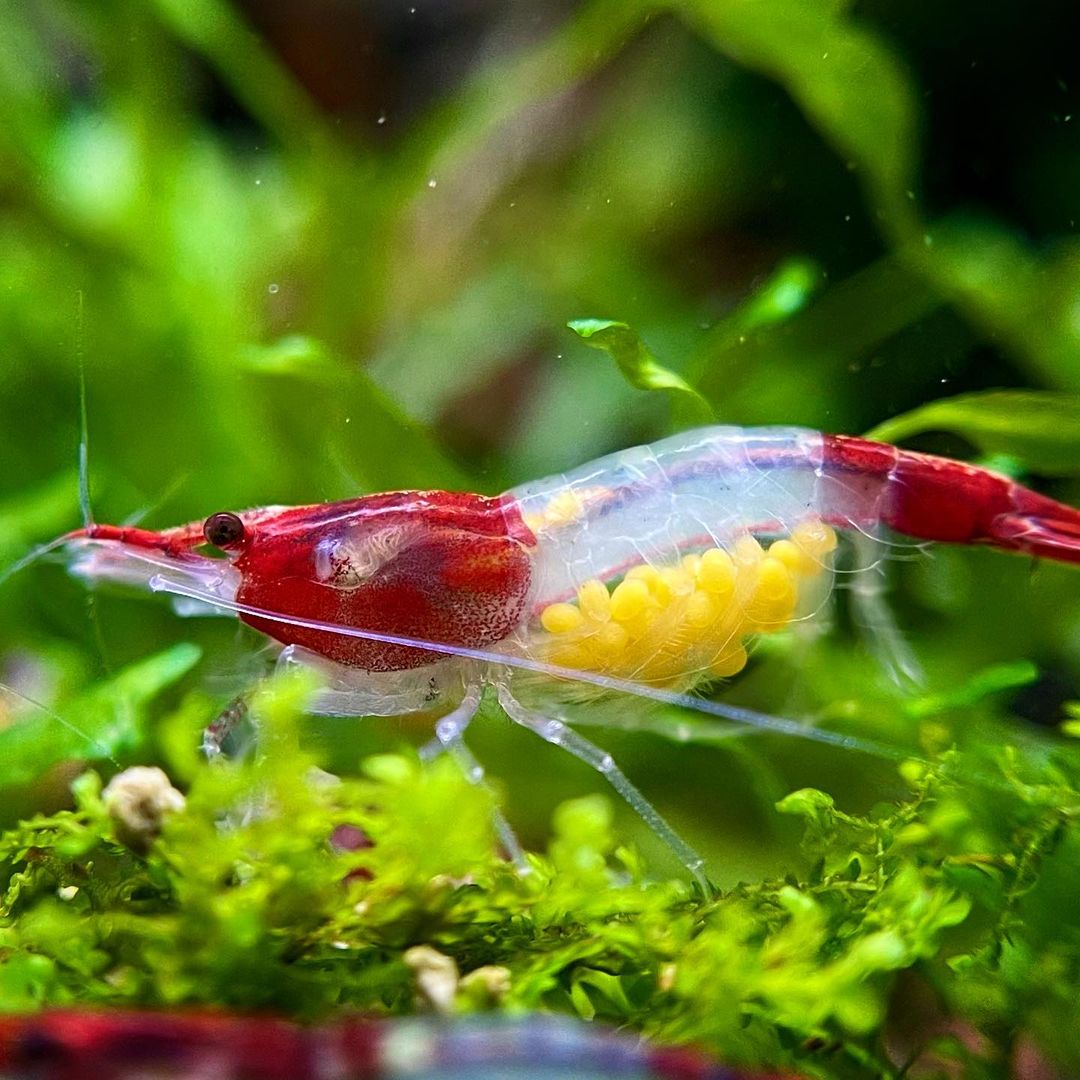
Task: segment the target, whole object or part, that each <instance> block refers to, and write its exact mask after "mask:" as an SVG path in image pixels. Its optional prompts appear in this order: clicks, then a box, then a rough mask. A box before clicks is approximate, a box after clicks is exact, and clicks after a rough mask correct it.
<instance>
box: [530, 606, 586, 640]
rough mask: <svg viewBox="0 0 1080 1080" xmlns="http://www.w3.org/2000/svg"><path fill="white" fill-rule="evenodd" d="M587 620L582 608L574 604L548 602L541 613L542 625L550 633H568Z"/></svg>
mask: <svg viewBox="0 0 1080 1080" xmlns="http://www.w3.org/2000/svg"><path fill="white" fill-rule="evenodd" d="M584 621H585V616H584V615H582V614H581V609H580V608H577V607H575V606H574V605H573V604H548V606H547V607H546V608H544V610H543V611H542V612H541V613H540V625H541V626H542V627H543V628H544V629H545V630H546V631H547V632H548V633H549V634H566V633H569V632H570V631H571V630H576V629H577V628H578V627H579V626H581V624H582V623H583V622H584Z"/></svg>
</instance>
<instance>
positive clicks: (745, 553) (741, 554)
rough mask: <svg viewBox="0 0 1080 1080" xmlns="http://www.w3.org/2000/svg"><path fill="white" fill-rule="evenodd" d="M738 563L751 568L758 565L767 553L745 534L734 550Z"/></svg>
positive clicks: (738, 540) (737, 541) (736, 542)
mask: <svg viewBox="0 0 1080 1080" xmlns="http://www.w3.org/2000/svg"><path fill="white" fill-rule="evenodd" d="M732 551H733V553H734V556H735V561H736V562H737V563H743V564H744V565H747V566H750V565H753V564H754V563H756V562H757V561H758V560H759V559H760V558H761V557H762V555H764V554H765V552H764V551H763V550H762V547H761V545H760V544H759V543H758V542H757V540H756V539H755V538H754V537H752V536H751V535H750V534H749V533H743V534H742V536H740V537H739V538H738V539H737V540H736V541H735V544H734V546H733V548H732Z"/></svg>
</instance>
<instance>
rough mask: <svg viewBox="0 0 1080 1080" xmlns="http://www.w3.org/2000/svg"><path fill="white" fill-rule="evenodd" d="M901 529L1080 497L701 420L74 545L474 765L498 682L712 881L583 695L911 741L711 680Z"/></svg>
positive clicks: (896, 646) (891, 638)
mask: <svg viewBox="0 0 1080 1080" xmlns="http://www.w3.org/2000/svg"><path fill="white" fill-rule="evenodd" d="M882 530H888V531H889V532H890V533H898V534H902V535H906V536H908V537H911V538H913V539H914V540H916V541H942V542H947V543H957V544H987V545H991V546H994V547H997V548H1000V549H1002V550H1005V551H1014V552H1022V553H1027V554H1030V555H1033V556H1040V557H1045V558H1050V559H1056V560H1059V561H1062V562H1080V512H1078V511H1077V510H1075V509H1073V508H1072V507H1069V506H1066V505H1063V504H1061V503H1058V502H1055V501H1053V500H1052V499H1049V498H1046V497H1044V496H1042V495H1039V494H1037V493H1035V492H1034V491H1031V490H1029V489H1027V488H1025V487H1022V486H1020V485H1019V484H1017V483H1014V482H1013V481H1011V480H1010V479H1008V478H1007V477H1004V476H1000V475H998V474H996V473H992V472H988V471H986V470H984V469H980V468H977V467H974V466H971V465H966V464H963V463H960V462H956V461H949V460H946V459H943V458H937V457H931V456H928V455H924V454H918V453H912V452H909V451H905V450H900V449H898V448H896V447H893V446H888V445H884V444H880V443H874V442H869V441H867V440H864V439H858V438H851V437H846V436H839V435H822V434H820V433H818V432H814V431H809V430H805V429H801V428H747V429H744V428H735V427H713V428H704V429H700V430H695V431H689V432H685V433H683V434H681V435H678V436H675V437H673V438H669V439H665V440H663V441H662V442H659V443H656V444H654V445H651V446H643V447H638V448H634V449H630V450H625V451H621V452H619V453H616V454H613V455H611V456H609V457H606V458H601V459H600V460H598V461H594V462H591V463H589V464H587V465H584V466H582V467H580V468H578V469H576V470H574V471H573V472H571V473H568V474H565V475H559V476H554V477H551V478H548V479H546V480H541V481H537V482H534V483H528V484H524V485H522V486H520V487H518V488H515V489H512V490H511V491H509V492H506V493H505V494H503V495H500V496H496V497H485V496H482V495H474V494H468V493H456V492H445V491H406V492H393V493H389V494H380V495H367V496H362V497H360V498H356V499H350V500H346V501H343V502H337V503H327V504H319V505H312V506H301V507H293V508H281V507H270V508H261V509H254V510H246V511H242V512H239V513H233V512H231V511H220V512H217V513H214V514H211V515H210V516H209V517H208V518H206V519H205V521H197V522H192V523H190V524H187V525H183V526H179V527H177V528H173V529H166V530H164V531H161V532H153V531H149V530H144V529H138V528H126V527H120V526H112V525H96V524H88V525H87V526H86V527H84V528H82V529H79V530H78V531H76V532H73V533H71V534H69V535H68V536H66V537H63V538H61V539H60V540H59V541H57V542H56V545H63V546H64V547H65V548H67V549H68V551H69V552H70V554H71V555H72V556H73V563H72V570H73V572H74V573H76V574H78V575H80V576H81V577H83V578H85V579H87V580H88V581H91V582H96V581H114V582H120V583H127V584H133V585H141V586H144V587H147V588H149V589H151V590H153V591H161V592H166V593H171V594H172V595H173V596H174V597H175V598H176V602H177V603H179V604H181V605H183V606H184V610H185V611H186V612H188V613H190V612H191V611H192V610H194V609H199V608H202V609H207V610H209V609H213V608H218V609H221V608H224V609H226V610H230V611H233V612H235V613H237V614H238V615H239V617H240V618H241V619H242V620H243V621H244V622H246V623H248V624H249V625H251V626H253V627H255V628H256V629H258V630H260V631H261V632H263V633H264V634H266V635H268V636H270V637H272V638H274V639H276V640H277V641H278V642H280V643H281V644H282V645H283V646H285V647H284V649H283V651H282V653H281V658H282V662H283V663H286V664H288V663H301V664H304V665H307V666H311V667H315V668H317V669H318V670H320V671H321V672H322V673H323V675H324V678H325V681H326V688H325V689H324V690H323V691H322V692H321V694H320V695H319V697H318V699H317V701H316V702H315V703H314V705H313V707H314V709H316V710H317V711H321V712H326V713H332V714H339V715H357V716H360V715H396V714H402V713H407V712H413V711H419V710H428V709H439V708H444V709H445V710H446V712H445V715H444V716H443V718H442V719H441V720H439V721H438V722H437V724H436V739H435V740H434V741H433V743H432V744H431V746H430V747H429V748H428V749H429V752H435V751H436V750H446V751H449V752H450V753H452V754H453V755H454V756H455V757H457V759H458V760H459V761H460V762H461V763H462V765H463V767H464V768H465V769H466V771H467V773H468V774H469V776H470V777H471V778H473V779H474V780H477V781H479V780H480V779H481V778H482V776H483V772H482V769H481V767H480V765H479V764H478V763H477V762H476V760H475V759H474V758H473V757H472V755H471V753H470V752H469V750H468V748H467V747H466V745H465V742H464V734H465V730H466V728H467V726H468V724H469V722H470V720H471V719H472V717H473V715H474V714H475V712H476V711H477V708H478V707H479V704H480V700H481V695H482V691H483V688H484V687H485V686H492V687H494V689H495V692H496V694H497V696H498V700H499V702H500V704H501V705H502V707H503V709H504V711H505V712H506V714H507V716H509V718H510V719H511V720H512V721H514V722H515V723H517V724H520V725H521V726H522V727H524V728H526V729H528V730H530V731H532V732H534V733H535V734H537V735H539V736H540V737H541V738H543V739H545V740H546V741H548V742H550V743H553V744H555V745H557V746H560V747H563V748H564V749H566V750H568V751H569V752H570V753H572V754H574V755H576V756H577V757H578V758H580V759H582V760H583V761H585V762H587V763H588V764H589V765H591V766H593V767H594V768H595V769H597V770H598V771H599V772H600V773H601V774H602V775H603V776H604V777H606V779H607V780H608V781H610V783H611V784H612V785H613V786H614V787H615V788H616V790H617V791H618V792H619V793H620V794H621V795H622V796H623V797H624V798H625V799H626V800H627V801H628V802H629V803H630V804H631V805H632V806H633V808H634V809H635V810H636V811H637V812H638V813H639V814H640V815H641V816H642V818H644V820H645V821H646V822H647V824H648V825H649V826H650V827H651V828H652V829H653V830H654V831H655V832H656V833H657V835H658V836H660V838H661V839H662V840H663V841H664V842H665V843H666V844H667V845H668V847H669V848H670V849H671V850H672V851H673V852H674V853H675V854H676V855H677V856H678V858H679V859H681V860H682V862H683V863H684V864H685V866H686V867H687V868H688V869H689V870H690V872H691V873H692V874H694V876H695V877H696V878H697V879H698V880H699V882H701V883H702V884H703V885H706V880H705V875H704V870H703V861H702V859H701V858H700V856H699V855H698V854H697V853H696V852H695V851H694V850H693V849H692V848H691V847H690V846H689V845H688V844H686V842H685V841H683V840H682V839H681V838H680V837H679V836H678V835H677V834H676V833H675V832H674V830H672V829H671V828H670V826H669V825H668V824H667V823H666V822H665V821H664V819H663V818H662V817H661V815H660V814H659V813H658V812H657V811H656V810H655V809H654V808H653V806H652V805H651V804H650V803H649V802H648V801H647V800H646V799H645V798H644V796H643V795H642V794H641V792H639V791H638V789H637V788H636V787H635V786H634V785H633V784H632V783H631V781H630V780H629V779H628V778H627V777H626V776H625V775H624V774H623V772H622V771H621V770H620V769H619V768H618V766H617V765H616V764H615V762H614V760H613V759H612V758H611V756H610V755H609V754H608V753H606V752H605V751H603V750H602V749H600V748H599V747H597V746H595V745H594V744H592V743H591V742H589V741H588V740H586V739H585V738H584V737H583V736H582V735H580V734H579V733H578V732H576V731H574V730H573V729H572V728H571V727H570V725H569V724H568V722H567V720H566V718H565V712H564V709H565V707H566V706H567V705H568V704H569V703H571V702H572V701H573V700H575V699H577V700H582V699H588V700H599V699H600V698H602V697H605V696H610V695H612V694H615V693H617V692H621V693H631V694H634V695H636V696H637V697H639V698H645V699H651V700H653V701H658V702H663V703H675V704H680V705H684V706H686V707H688V708H692V709H696V710H698V711H699V712H705V713H709V714H711V715H715V716H720V717H725V718H727V719H731V720H735V721H737V722H740V723H744V724H749V725H753V726H756V727H760V728H765V729H767V730H771V731H778V732H782V733H785V734H792V735H798V736H801V737H804V738H811V739H815V740H818V741H822V742H828V743H832V744H835V745H839V746H844V747H849V748H854V749H861V750H869V751H870V752H874V753H882V754H886V755H890V756H903V755H902V754H901V753H900V752H899V751H891V750H890V749H889V748H888V747H882V746H878V745H876V744H870V743H867V742H865V741H861V740H856V739H853V738H850V737H848V736H844V735H841V734H838V733H836V732H832V731H828V730H823V729H819V728H813V727H807V726H805V725H802V724H800V723H798V722H796V721H793V720H788V719H783V718H778V717H770V716H767V715H763V714H761V713H756V712H754V711H752V710H748V709H743V708H738V707H734V706H730V705H727V704H725V703H723V702H720V701H715V700H711V699H709V698H705V697H702V696H697V694H696V692H697V691H699V690H700V689H701V688H702V687H703V686H706V685H708V684H709V683H712V682H716V681H718V680H723V679H727V678H730V677H731V676H733V675H735V674H737V673H738V672H739V671H740V670H741V669H742V668H743V667H744V666H745V664H746V663H747V655H748V653H747V648H748V646H749V645H751V644H752V643H753V641H754V640H756V639H757V638H759V637H760V636H762V635H768V634H773V633H777V632H779V631H782V630H784V629H786V628H788V627H791V626H793V625H796V624H799V623H805V622H808V621H810V620H812V619H813V617H814V615H815V613H816V612H817V611H818V610H819V609H820V608H821V606H822V601H823V599H824V597H825V596H826V595H827V594H828V592H829V590H830V588H831V585H832V579H833V576H834V569H833V563H832V559H833V551H834V549H835V548H836V546H837V542H838V535H837V534H838V531H839V533H840V534H841V535H843V536H846V537H848V538H850V542H851V543H852V544H853V545H854V546H855V547H856V549H857V551H858V549H860V548H865V547H866V545H867V544H874V543H876V542H877V541H876V540H875V539H874V538H875V537H877V536H879V535H880V534H881V532H882ZM204 545H212V546H213V547H216V548H218V549H219V550H220V551H221V552H224V553H225V555H226V556H227V558H225V559H222V558H220V557H219V558H211V557H209V556H207V555H206V554H203V553H201V551H200V549H201V548H203V547H204ZM50 546H53V545H50ZM856 581H857V584H856V587H855V588H854V589H853V598H854V602H855V603H856V604H857V605H858V607H859V610H860V612H861V615H862V621H863V622H864V623H865V624H867V625H868V626H869V627H870V628H871V630H872V633H873V636H874V637H875V639H876V640H877V641H878V642H879V643H880V647H881V651H882V652H883V653H884V655H885V658H886V659H887V660H888V661H889V663H890V664H891V665H892V667H893V668H894V669H895V671H896V672H897V673H898V675H901V676H912V675H914V674H915V672H916V670H917V669H916V666H915V664H914V661H913V660H912V658H911V657H910V656H909V654H908V653H907V651H906V648H905V647H904V645H903V641H902V638H901V637H900V635H899V634H898V633H896V631H895V630H894V629H893V627H892V623H891V620H890V618H889V615H888V611H887V609H886V607H885V605H884V603H883V601H882V598H881V595H880V592H881V588H880V585H879V584H878V581H879V577H878V576H877V575H870V574H862V575H857V577H856ZM212 748H213V747H211V749H212ZM502 831H503V837H504V840H505V842H506V844H507V846H508V847H509V849H510V851H511V853H512V854H514V855H515V856H517V857H520V851H519V849H518V848H517V847H516V842H515V841H514V840H513V836H512V833H511V832H510V830H509V829H508V828H507V827H505V825H504V826H502Z"/></svg>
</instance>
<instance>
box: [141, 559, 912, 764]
mask: <svg viewBox="0 0 1080 1080" xmlns="http://www.w3.org/2000/svg"><path fill="white" fill-rule="evenodd" d="M147 585H148V587H149V588H150V590H151V591H152V592H164V593H172V594H173V595H176V596H187V597H190V598H191V599H193V600H203V601H205V602H206V603H208V604H211V605H213V606H215V607H220V608H224V609H226V610H228V611H235V612H237V613H238V614H243V615H253V616H255V617H256V618H259V619H266V620H268V621H270V622H277V623H283V624H285V625H287V626H296V627H300V628H303V629H305V630H318V631H321V632H323V633H329V634H337V635H339V636H341V637H354V638H362V639H363V640H365V641H380V642H384V643H386V644H387V645H401V646H404V647H406V648H410V649H425V650H427V651H430V652H438V653H443V654H448V655H452V656H460V657H463V658H465V659H468V660H480V661H483V662H485V663H490V664H499V665H502V666H504V667H513V668H520V669H522V670H524V671H534V672H538V673H539V674H542V675H547V676H555V677H556V678H564V679H568V680H571V681H574V682H586V683H591V684H592V685H594V686H599V687H601V688H602V689H604V690H615V691H619V692H622V693H625V694H633V695H635V696H637V697H642V698H648V699H651V700H653V701H658V702H661V703H663V704H665V705H681V706H683V707H685V708H687V709H692V710H694V711H695V712H703V713H708V714H711V715H713V716H717V717H720V718H721V719H724V720H731V721H734V722H735V723H738V724H745V725H746V726H748V727H753V728H757V729H759V730H761V731H772V732H776V733H778V734H782V735H793V736H795V737H796V738H800V739H809V740H811V741H813V742H820V743H826V744H828V745H830V746H840V747H843V748H844V749H846V750H860V751H862V752H863V753H867V754H872V755H873V756H875V757H881V758H886V759H889V760H893V761H906V760H908V759H909V758H910V757H911V756H912V755H911V754H909V753H905V752H904V751H902V750H899V749H897V748H896V747H893V746H886V745H885V744H884V743H878V742H873V741H870V740H866V739H859V738H856V737H855V736H852V735H842V734H840V733H839V732H836V731H826V730H823V729H822V728H815V727H807V726H806V725H804V724H800V723H799V722H798V721H797V720H789V719H787V718H786V717H780V716H771V715H770V714H768V713H762V712H757V711H756V710H754V709H747V708H744V707H742V706H740V705H727V704H725V703H724V702H720V701H710V700H709V699H708V698H697V697H694V696H693V695H692V694H685V693H680V692H678V691H675V690H666V689H664V688H662V687H659V686H648V685H646V684H644V683H635V682H631V681H630V680H628V679H620V678H616V677H614V676H611V675H602V674H600V673H599V672H593V671H581V670H578V669H576V668H566V667H559V666H558V665H555V664H549V663H545V662H542V661H540V660H533V659H531V658H530V657H527V656H515V655H513V654H511V653H500V652H493V651H491V650H488V649H473V648H469V647H468V646H464V645H443V644H440V643H439V642H437V641H425V640H423V639H421V638H412V637H404V636H401V635H398V634H380V633H377V632H376V631H373V630H361V629H359V628H358V627H353V626H340V625H336V624H334V623H328V622H323V621H321V620H319V619H304V618H301V617H299V616H296V615H284V614H282V613H280V612H276V611H269V610H267V609H266V608H259V607H254V606H252V605H251V604H242V603H240V602H238V601H236V600H228V599H226V598H224V597H221V596H217V595H215V594H214V593H212V592H207V591H205V590H203V589H198V588H196V587H194V586H191V585H187V584H185V583H182V582H178V581H175V580H171V579H170V578H169V577H168V576H167V575H166V574H160V573H159V574H154V575H153V576H152V577H151V578H150V579H149V581H148V582H147Z"/></svg>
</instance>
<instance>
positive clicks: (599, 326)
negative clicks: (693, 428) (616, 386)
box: [566, 319, 715, 423]
mask: <svg viewBox="0 0 1080 1080" xmlns="http://www.w3.org/2000/svg"><path fill="white" fill-rule="evenodd" d="M566 325H567V326H568V327H569V328H570V329H571V330H573V331H574V333H575V334H577V336H578V337H579V338H581V340H582V341H584V342H585V344H586V345H589V346H591V347H592V348H594V349H600V350H601V351H602V352H606V353H607V354H608V356H610V357H611V358H612V360H614V361H615V363H616V364H618V366H619V370H620V371H621V372H622V373H623V376H624V377H625V379H626V381H627V382H628V383H630V385H631V386H634V387H636V388H637V389H638V390H669V391H672V392H673V393H675V394H678V395H681V396H683V400H684V401H687V402H693V407H694V411H695V414H696V417H697V419H698V420H699V421H702V422H705V423H708V422H711V421H712V420H713V419H715V417H714V415H713V411H712V407H711V406H710V405H709V403H708V402H707V401H706V400H705V399H704V398H703V397H702V396H701V395H700V394H699V393H698V392H697V391H696V390H695V389H694V388H693V387H692V386H691V385H690V384H689V383H688V382H687V381H686V380H685V379H683V378H682V377H681V376H679V375H676V374H675V372H674V371H669V370H668V369H667V368H666V367H664V366H663V364H661V363H660V361H659V360H657V359H656V357H655V356H653V354H652V353H651V352H650V351H649V348H648V346H647V345H646V344H645V342H643V341H642V340H641V338H640V337H638V335H637V334H636V333H635V332H634V331H633V330H631V329H630V327H629V326H627V325H626V323H623V322H615V321H613V320H611V319H572V320H571V321H570V322H568V323H567V324H566Z"/></svg>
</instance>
